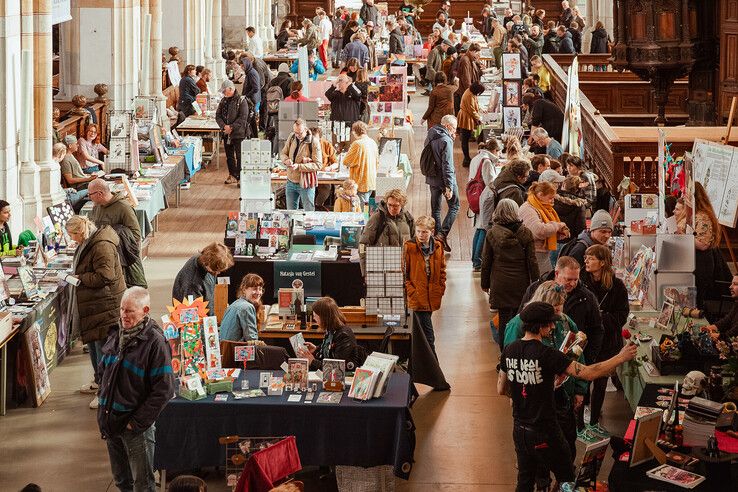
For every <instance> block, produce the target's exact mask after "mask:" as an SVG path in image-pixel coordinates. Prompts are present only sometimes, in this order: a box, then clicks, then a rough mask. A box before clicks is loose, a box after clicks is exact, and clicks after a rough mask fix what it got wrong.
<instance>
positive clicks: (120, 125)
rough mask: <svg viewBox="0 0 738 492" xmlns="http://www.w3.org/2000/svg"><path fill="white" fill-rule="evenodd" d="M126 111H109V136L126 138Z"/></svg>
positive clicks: (127, 123)
mask: <svg viewBox="0 0 738 492" xmlns="http://www.w3.org/2000/svg"><path fill="white" fill-rule="evenodd" d="M129 126H130V125H129V121H128V113H127V112H125V111H111V112H110V123H109V127H110V138H111V139H113V138H126V137H127V136H128V127H129Z"/></svg>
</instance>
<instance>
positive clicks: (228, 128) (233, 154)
mask: <svg viewBox="0 0 738 492" xmlns="http://www.w3.org/2000/svg"><path fill="white" fill-rule="evenodd" d="M220 92H221V93H222V94H223V99H221V100H220V103H218V109H217V110H216V111H215V121H216V123H218V126H219V127H220V131H221V133H222V135H221V138H222V140H223V143H224V146H225V154H226V161H227V162H228V179H226V180H225V184H232V183H238V181H239V179H240V178H241V142H243V140H244V139H245V138H246V137H247V136H248V135H250V134H249V133H248V130H249V102H248V101H247V100H246V98H244V97H241V96H240V95H239V94H238V91H237V90H236V85H235V84H234V83H233V81H231V80H225V81H223V85H222V86H221V88H220Z"/></svg>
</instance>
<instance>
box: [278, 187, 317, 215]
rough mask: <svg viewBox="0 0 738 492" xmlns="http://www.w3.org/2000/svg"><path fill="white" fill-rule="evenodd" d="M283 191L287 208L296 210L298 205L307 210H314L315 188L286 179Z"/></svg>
mask: <svg viewBox="0 0 738 492" xmlns="http://www.w3.org/2000/svg"><path fill="white" fill-rule="evenodd" d="M284 193H285V198H286V199H287V210H297V208H298V207H301V208H302V209H303V210H306V211H308V212H312V211H313V210H315V188H303V187H302V186H300V184H299V183H293V182H292V181H290V180H287V185H286V186H285V189H284Z"/></svg>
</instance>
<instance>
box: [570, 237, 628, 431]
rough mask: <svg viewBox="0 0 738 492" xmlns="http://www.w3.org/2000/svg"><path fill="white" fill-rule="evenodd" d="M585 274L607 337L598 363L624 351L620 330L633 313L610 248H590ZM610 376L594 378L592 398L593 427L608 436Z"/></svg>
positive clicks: (585, 279) (599, 246)
mask: <svg viewBox="0 0 738 492" xmlns="http://www.w3.org/2000/svg"><path fill="white" fill-rule="evenodd" d="M584 264H585V271H583V272H582V282H583V283H584V285H586V286H587V288H588V289H589V290H591V291H592V292H593V293H594V295H595V296H597V301H598V302H599V305H600V313H601V314H602V325H603V327H604V336H603V338H602V346H601V347H600V353H599V354H598V355H597V361H598V362H601V361H604V360H607V359H609V358H610V357H612V356H613V355H615V354H617V353H618V352H619V351H620V349H621V348H623V337H622V336H621V331H622V328H623V326H625V322H626V321H627V319H628V314H629V313H630V305H629V304H628V290H627V289H626V288H625V284H624V283H623V281H622V280H620V279H619V278H617V277H616V276H615V272H614V271H613V269H612V253H611V252H610V249H609V248H608V247H607V246H603V245H601V244H596V245H594V246H590V247H589V248H587V252H586V253H585V256H584ZM606 387H607V377H604V378H599V379H595V380H594V381H593V383H592V396H591V398H590V402H589V405H590V410H591V413H590V428H589V429H587V430H588V431H590V430H592V431H594V432H596V433H598V434H603V433H607V431H606V430H605V429H603V428H602V427H601V426H600V425H599V420H600V414H601V412H602V403H603V402H604V401H605V388H606Z"/></svg>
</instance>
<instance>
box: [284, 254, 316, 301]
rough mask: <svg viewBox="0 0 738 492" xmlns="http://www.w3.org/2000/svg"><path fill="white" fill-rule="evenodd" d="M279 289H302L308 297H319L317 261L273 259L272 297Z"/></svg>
mask: <svg viewBox="0 0 738 492" xmlns="http://www.w3.org/2000/svg"><path fill="white" fill-rule="evenodd" d="M279 289H304V290H305V295H306V296H308V297H320V296H321V295H322V292H321V286H320V262H319V261H275V262H274V297H277V294H278V292H279Z"/></svg>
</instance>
